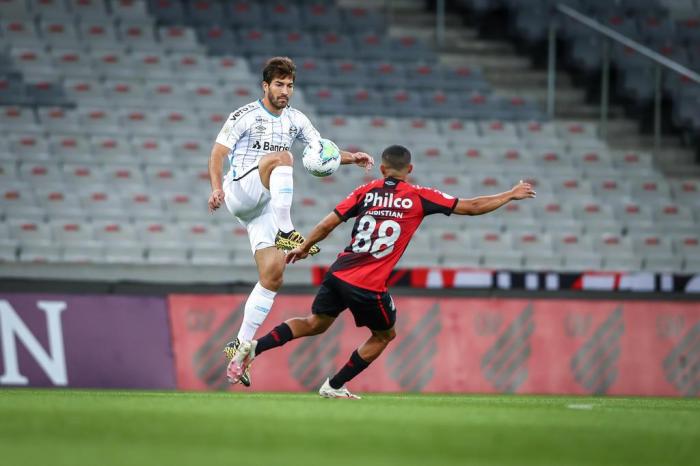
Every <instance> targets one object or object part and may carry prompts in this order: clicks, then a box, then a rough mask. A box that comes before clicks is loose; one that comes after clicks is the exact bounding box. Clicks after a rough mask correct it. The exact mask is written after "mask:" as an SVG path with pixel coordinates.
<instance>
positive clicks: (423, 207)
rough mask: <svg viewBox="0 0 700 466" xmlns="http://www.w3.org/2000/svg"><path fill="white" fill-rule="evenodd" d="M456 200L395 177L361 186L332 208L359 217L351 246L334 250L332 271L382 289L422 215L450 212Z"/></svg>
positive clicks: (342, 214) (363, 285) (344, 215)
mask: <svg viewBox="0 0 700 466" xmlns="http://www.w3.org/2000/svg"><path fill="white" fill-rule="evenodd" d="M457 201H458V199H456V198H454V197H452V196H449V195H447V194H444V193H442V192H440V191H438V190H437V189H433V188H424V187H422V186H415V185H412V184H410V183H407V182H405V181H402V180H397V179H395V178H385V179H379V180H375V181H372V182H371V183H368V184H366V185H364V186H360V187H359V188H357V189H355V190H354V191H353V192H352V193H350V195H349V196H348V197H347V198H346V199H345V200H343V201H342V202H340V203H339V204H338V205H337V206H336V208H335V210H334V211H335V213H336V214H337V215H338V216H339V217H340V218H341V219H342V220H343V221H346V220H347V219H349V218H351V217H357V220H355V225H354V227H353V229H352V240H351V241H350V245H349V246H348V247H347V248H345V250H344V251H343V252H342V253H341V254H340V255H338V258H337V259H336V261H335V262H334V263H333V265H332V266H331V269H330V271H331V273H333V275H335V276H336V277H338V278H340V279H341V280H344V281H346V282H348V283H350V284H352V285H355V286H358V287H360V288H364V289H367V290H372V291H380V292H381V291H386V289H387V280H388V279H389V274H390V273H391V271H392V270H393V269H394V266H395V265H396V263H397V262H398V261H399V259H401V256H402V255H403V253H404V251H405V250H406V247H407V246H408V243H409V242H410V241H411V238H412V237H413V234H414V233H415V232H416V230H417V229H418V227H419V226H420V224H421V222H422V221H423V218H424V217H425V216H426V215H431V214H438V213H440V214H445V215H450V214H451V213H452V211H453V210H454V208H455V206H456V205H457Z"/></svg>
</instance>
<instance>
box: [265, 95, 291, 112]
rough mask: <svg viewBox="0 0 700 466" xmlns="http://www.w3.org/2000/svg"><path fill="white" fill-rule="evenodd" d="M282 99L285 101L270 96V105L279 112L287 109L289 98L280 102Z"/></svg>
mask: <svg viewBox="0 0 700 466" xmlns="http://www.w3.org/2000/svg"><path fill="white" fill-rule="evenodd" d="M280 99H283V97H275V96H273V95H270V98H269V100H270V105H272V106H273V107H275V108H276V109H277V110H282V109H284V108H287V105H289V97H286V100H284V101H282V102H280Z"/></svg>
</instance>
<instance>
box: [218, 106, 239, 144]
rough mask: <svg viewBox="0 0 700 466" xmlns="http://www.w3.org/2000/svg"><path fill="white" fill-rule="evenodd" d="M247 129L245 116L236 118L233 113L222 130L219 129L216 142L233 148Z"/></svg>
mask: <svg viewBox="0 0 700 466" xmlns="http://www.w3.org/2000/svg"><path fill="white" fill-rule="evenodd" d="M245 129H246V125H245V124H244V123H243V118H234V117H233V113H232V114H231V115H229V118H228V120H226V123H224V126H223V128H221V131H219V135H218V136H217V137H216V142H217V143H218V144H221V145H222V146H226V147H228V148H229V149H233V147H234V146H235V145H236V143H237V142H238V140H239V139H240V138H241V136H243V133H244V132H245Z"/></svg>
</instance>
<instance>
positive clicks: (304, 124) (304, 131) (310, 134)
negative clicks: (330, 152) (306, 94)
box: [297, 112, 321, 147]
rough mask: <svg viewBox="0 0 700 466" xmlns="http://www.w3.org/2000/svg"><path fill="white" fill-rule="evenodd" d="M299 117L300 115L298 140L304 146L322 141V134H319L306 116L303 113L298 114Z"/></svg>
mask: <svg viewBox="0 0 700 466" xmlns="http://www.w3.org/2000/svg"><path fill="white" fill-rule="evenodd" d="M297 115H299V133H298V134H297V139H299V140H300V141H302V142H303V143H304V144H311V143H318V141H319V140H320V139H321V133H319V132H318V130H317V129H316V128H315V127H314V125H313V124H312V123H311V120H309V118H308V117H307V116H306V115H304V114H303V113H301V112H298V113H297ZM319 147H320V145H319Z"/></svg>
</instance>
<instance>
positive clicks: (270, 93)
mask: <svg viewBox="0 0 700 466" xmlns="http://www.w3.org/2000/svg"><path fill="white" fill-rule="evenodd" d="M263 90H264V92H265V98H266V99H267V100H268V102H270V105H272V106H273V107H274V108H276V109H277V110H282V109H283V108H285V107H286V106H287V105H289V101H290V100H291V99H292V93H293V92H294V81H293V80H292V78H291V77H289V76H288V77H286V78H280V77H274V78H272V82H270V84H268V83H265V82H264V83H263Z"/></svg>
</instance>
